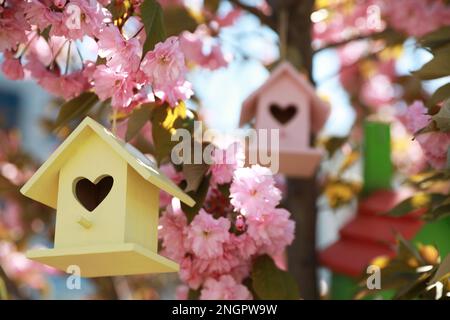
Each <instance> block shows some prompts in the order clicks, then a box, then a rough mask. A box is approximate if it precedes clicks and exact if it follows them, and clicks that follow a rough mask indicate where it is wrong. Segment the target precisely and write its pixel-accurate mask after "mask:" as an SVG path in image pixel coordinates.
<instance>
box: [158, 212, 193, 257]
mask: <svg viewBox="0 0 450 320" xmlns="http://www.w3.org/2000/svg"><path fill="white" fill-rule="evenodd" d="M159 223H160V230H159V232H158V237H159V238H160V239H161V240H162V243H163V247H164V251H163V255H165V256H166V257H168V258H170V259H173V260H175V261H181V260H182V259H183V257H184V255H185V250H184V244H185V240H186V230H187V219H186V215H185V214H184V213H183V212H182V211H181V210H179V209H178V210H176V209H173V207H172V206H170V205H169V206H168V207H167V210H166V211H165V212H164V213H163V215H162V216H161V218H160V219H159Z"/></svg>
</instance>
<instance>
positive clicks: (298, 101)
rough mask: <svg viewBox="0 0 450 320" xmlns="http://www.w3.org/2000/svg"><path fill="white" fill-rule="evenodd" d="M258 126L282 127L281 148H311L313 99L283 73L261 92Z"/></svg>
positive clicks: (258, 127)
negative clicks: (311, 105)
mask: <svg viewBox="0 0 450 320" xmlns="http://www.w3.org/2000/svg"><path fill="white" fill-rule="evenodd" d="M257 103H258V105H257V109H256V110H257V111H256V113H257V114H256V123H255V127H256V128H257V129H279V130H280V131H279V137H280V151H283V150H285V151H298V150H304V149H307V148H309V140H310V138H309V137H310V99H309V97H308V95H307V94H306V93H305V92H304V91H302V90H301V88H299V85H298V84H297V83H295V80H294V79H293V78H292V77H290V76H289V75H281V76H280V77H279V78H278V79H277V80H276V81H274V82H273V83H272V84H271V85H270V86H269V87H268V88H267V89H266V90H264V91H263V92H261V93H260V96H259V99H258V102H257Z"/></svg>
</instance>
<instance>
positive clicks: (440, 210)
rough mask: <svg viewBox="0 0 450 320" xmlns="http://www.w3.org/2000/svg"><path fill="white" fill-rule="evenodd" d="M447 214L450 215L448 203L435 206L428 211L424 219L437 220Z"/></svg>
mask: <svg viewBox="0 0 450 320" xmlns="http://www.w3.org/2000/svg"><path fill="white" fill-rule="evenodd" d="M448 216H450V203H446V204H443V205H439V206H437V207H436V208H434V209H433V210H432V211H431V212H428V213H427V214H426V215H425V216H424V219H425V220H426V221H437V220H439V219H442V218H445V217H448Z"/></svg>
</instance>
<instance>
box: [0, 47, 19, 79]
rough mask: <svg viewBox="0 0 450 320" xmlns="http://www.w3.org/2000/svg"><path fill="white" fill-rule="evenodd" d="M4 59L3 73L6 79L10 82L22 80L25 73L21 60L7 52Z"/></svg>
mask: <svg viewBox="0 0 450 320" xmlns="http://www.w3.org/2000/svg"><path fill="white" fill-rule="evenodd" d="M4 58H5V60H4V61H3V64H2V71H3V74H4V75H5V77H6V78H8V79H10V80H22V79H23V77H24V72H23V67H22V64H21V63H20V59H17V58H15V57H14V56H13V55H12V53H10V52H9V51H6V52H5V54H4Z"/></svg>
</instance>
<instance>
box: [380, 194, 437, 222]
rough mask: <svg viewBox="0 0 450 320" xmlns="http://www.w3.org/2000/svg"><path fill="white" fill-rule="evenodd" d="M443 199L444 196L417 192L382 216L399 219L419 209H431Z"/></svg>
mask: <svg viewBox="0 0 450 320" xmlns="http://www.w3.org/2000/svg"><path fill="white" fill-rule="evenodd" d="M445 198H446V196H445V195H443V194H440V193H424V192H418V193H416V194H415V195H413V196H412V197H409V198H408V199H405V200H403V201H402V202H400V203H399V204H398V205H397V206H395V207H394V208H393V209H392V210H390V211H389V212H387V213H382V214H388V215H390V216H393V217H401V216H404V215H406V214H408V213H411V212H413V211H415V210H418V209H421V208H431V207H432V206H434V205H436V204H437V203H440V202H442V201H444V200H445Z"/></svg>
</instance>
